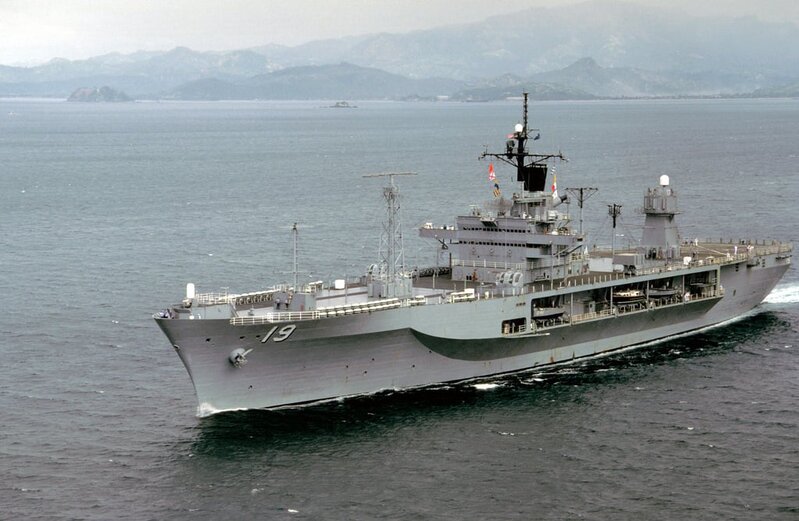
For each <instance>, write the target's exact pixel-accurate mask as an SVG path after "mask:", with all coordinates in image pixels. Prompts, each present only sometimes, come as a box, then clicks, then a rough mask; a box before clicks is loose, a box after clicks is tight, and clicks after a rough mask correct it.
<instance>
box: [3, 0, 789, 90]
mask: <svg viewBox="0 0 799 521" xmlns="http://www.w3.org/2000/svg"><path fill="white" fill-rule="evenodd" d="M797 85H799V27H797V26H796V25H793V24H788V23H782V24H776V23H767V22H762V21H760V20H757V19H755V18H714V19H709V18H698V17H692V16H689V15H687V14H685V13H679V12H676V11H672V10H668V9H662V8H654V7H646V6H641V5H637V4H629V3H625V2H619V1H612V0H596V1H591V2H586V3H583V4H578V5H571V6H563V7H557V8H537V9H529V10H525V11H521V12H518V13H515V14H511V15H503V16H497V17H493V18H489V19H487V20H484V21H482V22H479V23H474V24H466V25H457V26H446V27H440V28H436V29H430V30H425V31H414V32H410V33H406V34H375V35H369V36H360V37H349V38H341V39H336V40H324V41H316V42H310V43H306V44H304V45H299V46H296V47H283V46H276V45H270V46H265V47H259V48H253V49H248V50H239V51H232V52H196V51H192V50H190V49H187V48H184V47H179V48H176V49H173V50H171V51H167V52H137V53H134V54H129V55H122V54H108V55H104V56H98V57H94V58H90V59H87V60H77V61H69V60H64V59H53V60H51V61H50V62H48V63H46V64H44V65H40V66H37V67H10V66H0V95H2V96H50V97H62V98H66V97H67V96H69V95H70V93H72V92H74V91H75V90H76V89H79V88H87V87H88V88H98V87H101V86H110V87H112V88H113V89H116V90H120V91H124V92H126V93H128V94H129V95H131V96H132V97H135V98H139V99H143V98H146V99H153V98H162V99H208V100H215V99H402V98H413V99H419V98H432V97H436V96H439V97H440V96H446V97H450V98H451V99H460V100H469V99H471V100H489V99H499V98H503V97H507V96H508V95H514V96H515V95H518V94H519V92H520V91H521V90H522V89H526V90H528V91H529V92H531V93H532V94H533V96H534V97H537V98H540V99H591V98H595V97H641V96H716V95H741V94H749V95H759V96H796V95H797V94H799V93H798V92H797V90H799V89H797Z"/></svg>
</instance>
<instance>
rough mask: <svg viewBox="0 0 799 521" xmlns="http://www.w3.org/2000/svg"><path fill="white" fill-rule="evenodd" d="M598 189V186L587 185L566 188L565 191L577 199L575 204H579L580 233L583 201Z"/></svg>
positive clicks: (581, 230)
mask: <svg viewBox="0 0 799 521" xmlns="http://www.w3.org/2000/svg"><path fill="white" fill-rule="evenodd" d="M598 191H599V188H592V187H588V186H580V187H577V188H567V189H566V193H568V194H571V195H572V196H574V197H575V198H576V199H577V204H578V205H579V206H580V235H581V236H582V234H583V203H585V201H587V200H588V198H589V197H591V196H592V195H594V194H595V193H597V192H598Z"/></svg>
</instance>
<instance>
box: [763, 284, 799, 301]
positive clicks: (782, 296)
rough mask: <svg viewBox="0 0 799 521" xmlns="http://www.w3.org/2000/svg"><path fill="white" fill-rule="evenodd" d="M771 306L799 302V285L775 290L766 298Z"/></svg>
mask: <svg viewBox="0 0 799 521" xmlns="http://www.w3.org/2000/svg"><path fill="white" fill-rule="evenodd" d="M765 302H768V303H770V304H790V303H796V302H799V285H796V284H794V285H792V286H780V287H776V288H774V289H773V290H772V291H771V293H769V294H768V296H767V297H766V298H765Z"/></svg>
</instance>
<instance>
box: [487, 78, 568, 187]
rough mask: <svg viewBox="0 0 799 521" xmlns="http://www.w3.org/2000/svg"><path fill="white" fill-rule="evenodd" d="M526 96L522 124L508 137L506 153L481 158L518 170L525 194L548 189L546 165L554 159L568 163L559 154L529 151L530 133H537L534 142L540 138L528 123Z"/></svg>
mask: <svg viewBox="0 0 799 521" xmlns="http://www.w3.org/2000/svg"><path fill="white" fill-rule="evenodd" d="M523 95H524V109H523V110H524V112H523V115H522V116H523V117H522V123H517V124H516V126H515V127H514V129H513V130H514V131H513V133H512V134H510V135H509V136H508V141H507V142H506V143H505V153H500V154H498V153H490V152H488V151H486V152H483V154H482V155H481V156H480V157H481V158H484V157H493V158H496V159H498V160H500V161H502V162H504V163H507V164H509V165H511V166H513V167H514V168H515V169H516V180H517V181H521V182H523V183H524V191H525V192H543V191H544V189H545V187H546V180H547V166H546V164H547V163H548V162H549V161H551V160H553V159H560V160H562V161H566V158H565V157H564V156H563V154H561V153H560V152H558V153H557V154H532V153H530V152H528V151H527V141H528V140H529V139H530V131H531V130H534V131H536V135H535V136H534V137H533V138H532V139H533V141H535V140H537V139H538V138H539V137H540V133H538V129H530V128H529V127H528V122H527V108H528V102H527V98H528V94H527V93H526V92H525V93H523Z"/></svg>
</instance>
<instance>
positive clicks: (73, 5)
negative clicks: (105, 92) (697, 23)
mask: <svg viewBox="0 0 799 521" xmlns="http://www.w3.org/2000/svg"><path fill="white" fill-rule="evenodd" d="M579 1H580V0H285V1H276V0H0V64H5V65H32V64H36V63H41V62H44V61H47V60H49V59H50V58H53V57H62V58H69V59H81V58H87V57H90V56H96V55H100V54H105V53H109V52H121V53H130V52H133V51H136V50H140V49H142V50H169V49H172V48H174V47H176V46H179V45H182V46H186V47H190V48H192V49H195V50H200V51H205V50H228V49H241V48H247V47H255V46H259V45H265V44H267V43H278V44H283V45H297V44H300V43H303V42H307V41H310V40H317V39H322V38H337V37H341V36H348V35H358V34H369V33H376V32H407V31H411V30H414V29H426V28H430V27H436V26H441V25H448V24H455V23H468V22H474V21H479V20H482V19H483V18H486V17H488V16H491V15H495V14H502V13H508V12H513V11H518V10H521V9H526V8H530V7H551V6H557V5H564V4H574V3H579ZM628 1H630V2H633V3H638V4H648V5H665V6H670V7H675V8H678V9H682V10H684V11H686V12H690V13H693V14H697V15H702V16H707V15H726V16H747V15H751V16H758V17H760V18H762V19H764V20H769V21H790V22H793V23H799V0H628Z"/></svg>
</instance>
